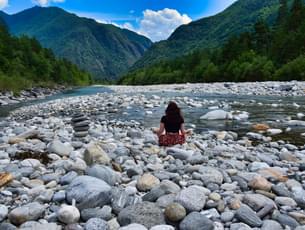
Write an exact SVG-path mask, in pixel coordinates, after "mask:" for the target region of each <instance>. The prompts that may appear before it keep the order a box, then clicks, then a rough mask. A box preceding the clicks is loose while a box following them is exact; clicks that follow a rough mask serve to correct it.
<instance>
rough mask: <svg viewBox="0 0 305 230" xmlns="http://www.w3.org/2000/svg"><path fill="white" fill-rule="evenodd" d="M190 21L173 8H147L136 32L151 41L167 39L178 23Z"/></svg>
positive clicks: (186, 16)
mask: <svg viewBox="0 0 305 230" xmlns="http://www.w3.org/2000/svg"><path fill="white" fill-rule="evenodd" d="M191 21H192V19H191V18H190V17H189V16H188V15H187V14H180V13H179V12H178V11H177V10H175V9H168V8H165V9H163V10H158V11H153V10H149V9H148V10H145V11H144V12H143V19H141V21H140V27H139V29H138V30H137V32H138V33H140V34H143V35H145V36H147V37H149V38H150V39H151V40H152V41H160V40H164V39H167V38H168V37H169V36H170V35H171V34H172V33H173V32H174V30H175V29H176V28H177V27H179V26H180V25H183V24H188V23H190V22H191ZM128 27H129V26H128ZM128 29H131V28H130V27H129V28H128Z"/></svg>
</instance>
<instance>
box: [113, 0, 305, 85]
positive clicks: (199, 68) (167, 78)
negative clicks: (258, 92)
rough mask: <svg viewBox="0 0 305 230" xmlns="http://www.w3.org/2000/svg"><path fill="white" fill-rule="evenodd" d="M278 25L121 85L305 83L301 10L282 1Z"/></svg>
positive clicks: (142, 72)
mask: <svg viewBox="0 0 305 230" xmlns="http://www.w3.org/2000/svg"><path fill="white" fill-rule="evenodd" d="M280 2H281V7H280V9H279V13H278V17H277V20H276V23H275V24H274V25H273V26H272V27H271V28H270V27H269V26H268V24H267V23H266V22H265V21H263V20H259V21H258V22H257V23H256V24H255V25H254V28H253V31H252V32H246V33H242V34H240V35H239V36H234V37H231V38H230V39H229V40H228V41H227V42H226V43H225V44H224V45H223V46H222V47H221V48H219V49H215V50H201V51H196V52H193V53H191V54H189V55H186V56H183V57H180V58H177V59H174V60H169V61H161V62H159V63H158V64H154V65H152V66H149V67H146V68H142V69H139V70H136V71H133V72H131V73H129V74H127V75H125V76H124V77H123V78H121V80H120V81H119V83H120V84H159V83H182V82H215V81H238V82H243V81H266V80H305V42H304V41H305V6H304V4H303V1H302V0H294V1H293V3H292V6H289V4H288V1H287V0H280Z"/></svg>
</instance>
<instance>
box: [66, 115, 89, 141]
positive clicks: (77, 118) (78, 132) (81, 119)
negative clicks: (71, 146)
mask: <svg viewBox="0 0 305 230" xmlns="http://www.w3.org/2000/svg"><path fill="white" fill-rule="evenodd" d="M71 122H72V126H73V129H74V137H75V138H84V137H86V136H87V135H88V131H89V128H90V127H89V125H90V121H89V119H88V118H87V117H86V116H85V115H84V114H83V113H80V112H78V113H75V114H74V115H73V118H72V120H71Z"/></svg>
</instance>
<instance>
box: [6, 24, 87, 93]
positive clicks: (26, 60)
mask: <svg viewBox="0 0 305 230" xmlns="http://www.w3.org/2000/svg"><path fill="white" fill-rule="evenodd" d="M90 83H91V76H90V75H89V74H88V73H86V72H84V71H82V70H79V69H78V67H77V66H76V65H74V64H72V63H71V62H69V61H67V60H65V59H58V58H56V57H55V56H54V54H53V52H52V51H51V50H50V49H46V48H43V47H42V46H41V45H40V44H39V42H38V41H37V40H36V39H34V38H29V37H26V36H21V37H14V36H11V35H10V34H9V31H8V29H7V27H6V26H5V23H4V22H3V21H0V91H14V92H16V93H17V92H19V91H20V90H22V89H27V88H31V87H34V86H42V87H54V86H55V85H88V84H90Z"/></svg>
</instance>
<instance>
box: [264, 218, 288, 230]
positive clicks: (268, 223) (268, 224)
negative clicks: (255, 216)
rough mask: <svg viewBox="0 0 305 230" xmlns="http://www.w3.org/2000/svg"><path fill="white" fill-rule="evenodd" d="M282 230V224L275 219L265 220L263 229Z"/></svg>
mask: <svg viewBox="0 0 305 230" xmlns="http://www.w3.org/2000/svg"><path fill="white" fill-rule="evenodd" d="M273 229H276V230H282V229H283V228H282V226H281V225H280V224H279V223H278V222H276V221H274V220H264V222H263V225H262V228H261V230H273Z"/></svg>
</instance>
